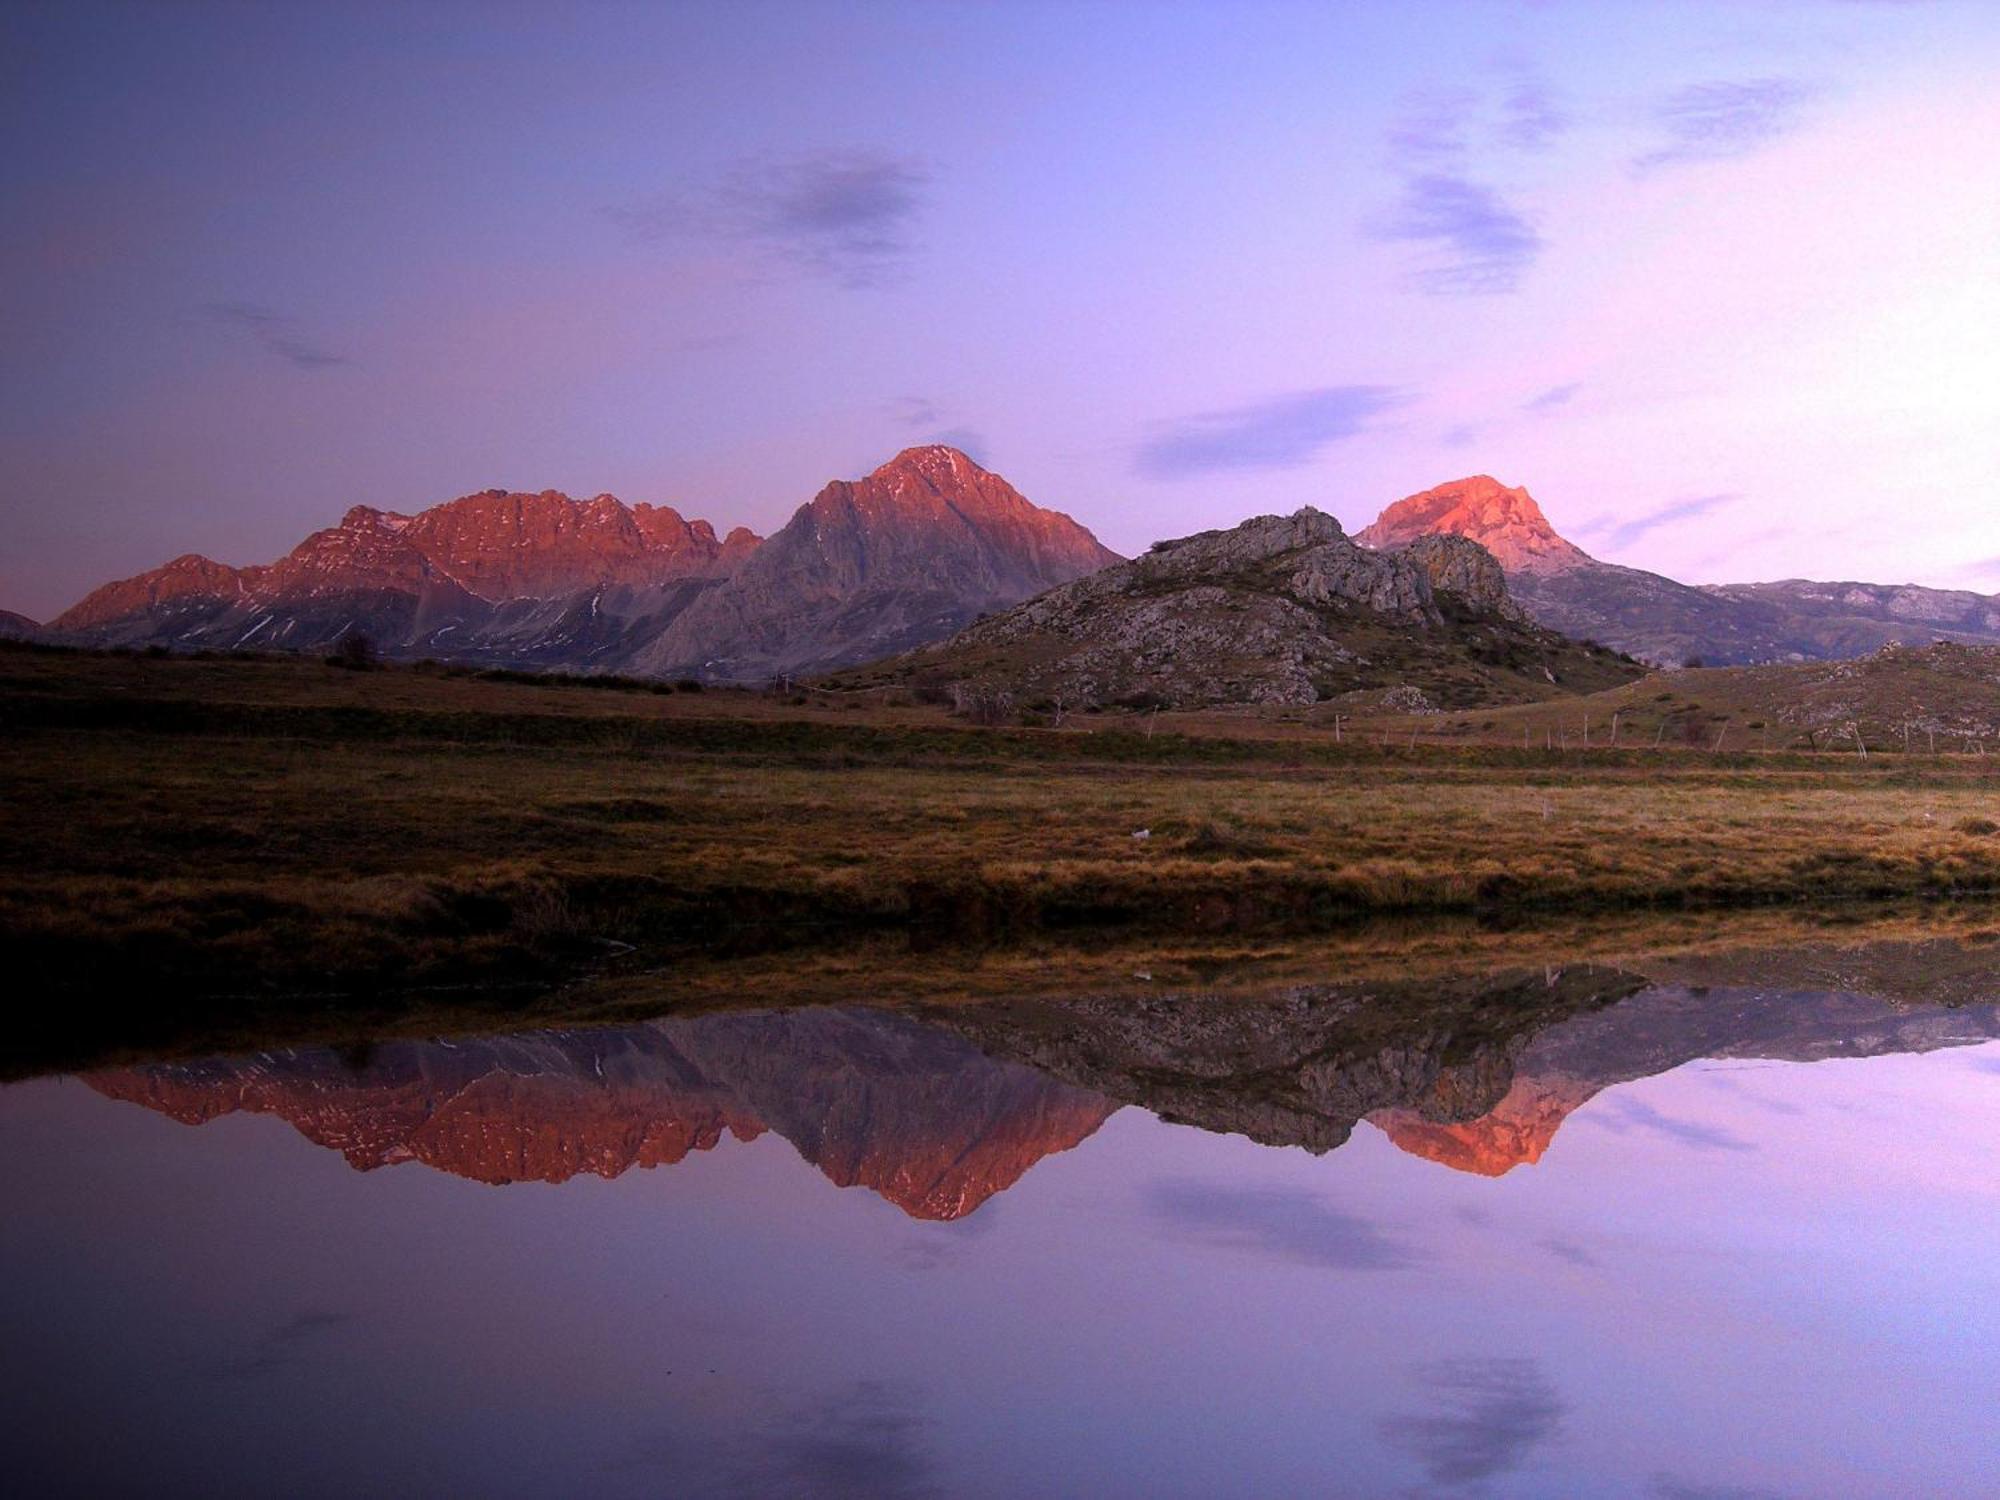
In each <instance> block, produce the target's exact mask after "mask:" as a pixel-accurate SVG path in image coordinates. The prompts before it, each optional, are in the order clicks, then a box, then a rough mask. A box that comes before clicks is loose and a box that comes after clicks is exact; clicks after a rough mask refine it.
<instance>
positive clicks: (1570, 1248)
mask: <svg viewBox="0 0 2000 1500" xmlns="http://www.w3.org/2000/svg"><path fill="white" fill-rule="evenodd" d="M1542 1248H1543V1249H1544V1250H1546V1251H1548V1252H1549V1254H1551V1255H1553V1256H1554V1257H1555V1258H1556V1259H1557V1260H1564V1261H1568V1262H1569V1263H1570V1264H1571V1265H1573V1266H1595V1265H1596V1264H1597V1257H1596V1256H1594V1255H1592V1254H1591V1253H1590V1252H1589V1251H1588V1250H1586V1249H1585V1248H1584V1247H1583V1246H1581V1245H1579V1244H1577V1243H1576V1241H1575V1240H1566V1239H1562V1238H1560V1237H1555V1238H1551V1239H1546V1240H1543V1241H1542Z"/></svg>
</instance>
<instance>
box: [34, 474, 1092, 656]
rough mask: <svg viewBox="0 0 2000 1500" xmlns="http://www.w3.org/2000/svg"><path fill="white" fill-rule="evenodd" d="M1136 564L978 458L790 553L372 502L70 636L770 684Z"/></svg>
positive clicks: (900, 477) (610, 518) (813, 516)
mask: <svg viewBox="0 0 2000 1500" xmlns="http://www.w3.org/2000/svg"><path fill="white" fill-rule="evenodd" d="M1112 561H1116V557H1115V554H1113V553H1111V552H1109V551H1107V550H1106V549H1105V548H1103V547H1101V546H1099V545H1098V543H1097V540H1096V539H1095V538H1094V537H1092V536H1091V534H1090V533H1089V532H1088V531H1086V530H1084V529H1083V528H1082V527H1081V526H1079V525H1077V524H1076V523H1075V522H1074V521H1072V520H1070V519H1069V517H1067V516H1063V515H1059V514H1057V513H1056V512H1054V511H1048V510H1043V509H1041V508H1039V507H1038V506H1035V505H1032V504H1030V503H1029V502H1028V501H1027V500H1026V499H1024V498H1023V497H1022V496H1021V495H1020V494H1019V493H1018V492H1017V491H1016V490H1015V489H1014V488H1013V487H1012V486H1011V485H1009V484H1008V483H1007V482H1006V481H1005V480H1004V479H1002V478H1000V476H999V475H997V474H993V473H990V472H989V471H987V470H985V469H983V468H981V467H980V466H979V465H977V464H975V463H973V462H972V460H971V459H969V458H967V457H966V456H965V455H964V454H962V453H959V452H958V451H957V450H956V449H952V448H945V447H937V446H932V447H926V448H913V449H910V450H908V451H906V452H904V453H901V454H898V455H897V456H896V458H894V459H892V460H891V461H890V462H889V463H887V464H884V465H883V466H882V467H881V468H880V469H877V470H876V471H875V472H874V473H873V474H871V475H869V476H868V477H867V478H865V479H861V480H856V481H853V482H848V481H836V482H835V483H833V484H830V485H828V486H827V487H826V488H825V489H824V490H823V491H821V493H820V494H819V496H818V497H817V498H815V499H814V500H813V501H812V502H811V503H810V504H808V505H806V506H803V507H801V509H800V510H799V512H798V513H797V514H796V515H795V516H794V517H793V518H792V520H791V522H790V523H789V524H788V525H786V526H785V527H784V529H783V530H781V531H780V532H779V533H778V534H777V535H776V536H774V537H773V538H771V540H770V541H768V542H762V541H760V539H759V538H758V537H757V536H756V535H754V534H753V533H751V532H749V531H747V530H744V529H742V528H740V527H739V528H738V529H736V530H734V531H731V532H730V533H729V534H728V535H727V536H725V537H721V538H718V537H717V535H716V532H715V528H714V527H713V526H711V525H710V524H709V523H708V522H706V521H690V520H687V519H686V518H684V517H683V516H682V515H681V514H680V513H679V512H678V511H675V510H672V509H670V508H668V507H665V506H652V505H630V506H628V505H626V504H625V503H624V502H623V501H620V500H618V499H616V498H614V497H613V496H610V495H599V496H597V497H596V498H595V499H591V500H573V499H571V498H570V497H569V496H567V495H563V494H559V493H557V492H556V491H553V490H545V491H542V492H541V493H539V494H523V493H516V492H512V491H507V490H485V491H482V492H481V493H479V494H476V495H467V496H465V497H463V498H462V499H458V500H453V501H449V502H447V503H445V504H443V505H437V506H433V507H431V508H430V509H428V510H425V511H422V512H419V513H418V514H416V515H402V514H400V513H397V512H394V511H385V510H378V509H376V508H374V507H372V506H355V507H354V508H353V509H351V510H349V511H348V513H347V515H346V516H345V517H344V518H343V519H342V521H341V523H340V524H339V525H338V526H334V527H329V528H327V529H326V530H324V531H320V532H315V533H314V534H313V535H312V536H310V537H308V538H307V539H306V540H305V541H304V542H301V543H300V544H299V545H298V546H297V547H296V548H294V549H293V550H292V552H291V553H289V554H288V555H287V556H285V557H284V558H281V559H280V560H279V561H277V562H276V563H273V564H270V565H269V566H260V567H253V568H231V567H228V566H226V565H224V564H221V563H217V562H212V561H210V560H209V559H207V558H203V557H197V556H193V555H190V556H187V557H182V558H178V559H176V560H175V561H174V562H172V563H169V564H168V565H167V566H166V567H164V568H159V569H156V570H154V571H153V572H151V573H146V574H141V575H140V576H139V577H137V578H130V579H126V580H124V581H123V582H120V583H115V584H108V585H106V586H105V587H104V588H101V589H98V590H97V591H95V592H94V593H92V594H91V595H90V596H89V597H88V598H86V599H84V600H83V601H81V602H80V603H79V604H77V605H76V606H75V607H74V608H72V609H70V610H69V611H67V612H66V613H65V614H63V615H62V616H60V617H59V618H58V619H57V620H56V621H55V622H54V625H53V627H52V628H53V629H54V630H55V631H57V632H59V633H61V634H63V635H64V636H66V637H67V638H69V639H72V640H77V641H81V642H85V643H89V644H100V645H155V644H157V645H166V646H171V647H176V648H188V649H192V648H197V647H205V648H214V649H283V650H300V651H317V650H325V649H327V648H328V647H330V646H332V645H333V644H334V643H335V642H336V641H337V640H339V639H340V637H341V636H343V635H345V634H346V633H348V632H350V631H359V632H361V633H363V634H366V635H367V636H369V637H370V638H371V639H372V640H373V641H374V643H375V645H376V646H377V648H378V649H380V650H382V651H384V652H386V653H388V654H391V655H401V656H436V657H444V658H449V659H455V660H461V661H470V662H475V663H480V664H488V665H505V666H520V667H556V668H567V669H573V670H587V671H618V672H639V673H652V674H656V675H660V676H690V675H691V676H701V677H708V678H712V679H717V680H724V681H751V682H761V681H764V680H766V679H768V678H770V677H773V676H777V675H781V674H785V673H797V672H803V671H808V670H819V669H824V668H827V667H831V666H837V665H842V664H846V663H851V662H858V661H864V660H867V659H869V658H871V657H876V656H881V655H884V654H887V653H890V652H896V651H904V650H908V649H910V648H911V647H913V646H917V645H921V644H923V643H925V642H929V641H934V640H937V639H940V638H941V637H943V636H946V635H949V634H950V633H951V632H952V631H954V630H956V629H958V628H959V627H960V626H962V625H964V624H966V623H968V622H969V621H971V620H973V619H975V618H976V617H977V616H978V615H980V614H981V613H983V612H985V611H988V610H993V609H1000V608H1004V607H1005V606H1007V605H1010V604H1013V603H1016V602H1018V601H1019V600H1021V599H1023V598H1026V597H1027V596H1028V595H1030V594H1033V593H1036V592H1038V591H1040V590H1042V589H1045V588H1047V587H1049V586H1050V585H1051V584H1056V583H1062V582H1066V581H1067V580H1069V579H1072V578H1076V577H1078V576H1080V575H1081V574H1084V573H1088V572H1090V571H1092V570H1094V569H1096V568H1098V567H1101V566H1103V565H1104V564H1105V563H1107V562H1112Z"/></svg>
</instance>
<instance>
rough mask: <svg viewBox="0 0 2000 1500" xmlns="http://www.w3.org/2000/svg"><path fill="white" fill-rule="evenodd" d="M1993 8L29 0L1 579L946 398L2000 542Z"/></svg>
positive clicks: (1312, 452) (1767, 518) (1160, 449)
mask: <svg viewBox="0 0 2000 1500" xmlns="http://www.w3.org/2000/svg"><path fill="white" fill-rule="evenodd" d="M1996 76H2000V6H1996V5H1993V4H1991V3H1990V0H1962V3H1961V0H1721V3H1713V4H1711V3H1700V0H1684V3H1669V0H1624V3H1620V0H1578V3H1568V0H1540V3H1537V0H1428V3H1426V0H1394V3H1391V0H1379V3H1371V0H1354V3H1348V4H1341V5H1326V4H1311V5H1305V4H1300V5H1293V4H1259V3H1255V0H1231V3H1228V4H1222V3H1214V4H1186V3H1183V4H1175V3H1171V0H1163V3H1147V4H1138V3H1132V4H1118V3H1108V0H1096V3H1089V0H1077V3H1069V4H1036V3H1033V0H1015V3H1008V4H992V5H984V4H954V3H948V0H943V3H941V0H928V3H917V4H907V5H905V4H894V3H873V4H870V3H843V4H833V3H826V4H813V3H791V4H775V3H757V0H738V3H733V4H731V5H728V6H718V5H712V4H687V5H671V4H635V5H617V4H588V3H572V4H564V5H554V4H545V5H536V6H527V5H507V4H501V3H489V4H480V5H476V6H464V7H460V6H454V5H447V4H409V5H395V6H382V7H376V6H370V5H367V4H362V3H345V4H340V5H322V6H315V5H311V4H307V3H304V0H300V3H293V4H287V5H279V6H271V5H196V4H165V3H158V4H144V5H120V6H107V5H98V4H91V3H85V0H65V3H62V4H51V5H45V4H40V3H25V4H24V3H21V0H0V330H4V335H0V521H4V524H5V536H6V538H7V540H6V543H5V545H4V547H0V607H4V608H9V609H15V610H19V611H21V612H23V613H26V614H29V615H31V616H33V617H35V618H38V619H39V618H46V617H48V616H49V615H52V614H54V613H55V612H57V611H59V610H60V609H62V608H64V607H65V606H67V605H68V604H70V603H73V602H74V601H75V600H76V599H77V598H78V597H80V596H81V595H82V594H83V593H85V592H86V591H87V590H88V589H89V588H90V587H92V586H94V585H96V584H97V583H100V582H103V581H105V580H106V579H108V578H112V577H122V576H126V575H129V574H131V573H135V572H138V571H140V570H143V569H145V568H148V567H152V566H155V565H157V564H159V563H161V562H163V561H165V560H166V559H168V558H170V557H172V556H175V555H177V554H179V553H182V552H187V551H198V552H203V553H206V554H208V555H210V556H213V557H216V558H218V559H220V560H222V561H225V562H230V563H237V564H242V563H250V562H258V561H266V560H269V559H271V558H273V557H276V556H278V555H280V554H282V553H283V552H284V551H286V550H287V549H288V548H290V547H291V546H292V545H293V544H295V543H296V542H297V541H298V540H299V539H300V538H301V537H302V536H304V535H305V534H306V533H307V532H309V531H311V530H312V529H314V528H316V527H319V526H324V525H330V524H332V523H333V522H335V521H336V520H337V519H338V518H339V516H340V514H341V513H342V512H343V511H344V510H345V509H346V508H347V507H349V506H350V505H355V504H370V505H377V506H382V507H385V508H390V509H400V510H414V509H418V508H421V507H423V506H425V505H429V504H434V503H436V502H438V501H441V500H445V499H449V498H451V497H453V496H457V495H461V494H466V493H469V492H472V491H475V490H480V489H484V488H487V487H489V486H494V485H500V486H505V487H508V488H516V489H530V490H538V489H544V488H555V489H561V490H564V491H567V492H569V493H571V494H575V495H580V496H588V495H592V494H597V493H600V492H607V491H608V492H610V493H614V494H617V495H618V496H620V497H621V498H623V499H626V500H628V501H650V502H653V503H663V504H671V505H673V506H675V507H677V508H678V509H680V510H681V511H682V512H683V513H685V514H688V515H690V516H703V517H707V518H708V519H710V520H712V521H714V522H715V523H716V524H717V525H718V527H727V526H731V525H738V524H743V525H749V526H752V527H754V528H756V529H757V530H759V531H764V532H768V531H769V530H771V529H774V528H775V527H777V526H779V525H782V524H783V522H784V521H785V519H786V518H787V517H788V516H789V515H790V514H791V512H792V511H793V510H794V509H796V508H797V506H799V505H800V504H802V503H803V502H804V501H806V500H808V499H810V498H811V497H812V495H813V494H814V493H816V492H817V491H818V489H819V488H820V487H821V486H822V485H823V484H825V483H826V482H827V481H828V480H830V479H834V478H843V477H848V478H851V477H855V476H858V475H860V474H863V473H866V472H867V471H868V470H870V469H872V468H873V467H875V466H876V465H877V464H879V463H881V462H882V461H883V460H885V459H886V458H888V457H889V456H890V455H892V454H893V453H895V452H896V451H897V450H898V449H900V448H903V447H906V446H909V445H911V444H913V443H919V442H928V441H947V442H953V443H956V444H958V445H959V446H961V447H963V448H964V449H966V451H967V452H969V453H970V454H972V456H973V457H975V458H977V459H979V460H980V461H981V462H983V463H985V464H987V465H988V466H989V467H992V468H994V469H996V470H997V471H999V472H1000V473H1002V474H1004V475H1005V476H1006V477H1007V478H1009V479H1010V480H1012V481H1013V482H1014V484H1015V485H1016V486H1017V487H1018V488H1020V489H1021V490H1022V492H1023V493H1025V494H1026V495H1027V496H1028V497H1029V498H1030V499H1031V500H1034V501H1036V502H1037V503H1040V504H1043V505H1047V506H1050V507H1053V508H1055V509H1059V510H1063V511H1067V512H1069V513H1070V514H1072V515H1074V516H1076V517H1077V518H1078V519H1079V520H1081V521H1082V522H1084V523H1085V524H1086V525H1088V526H1090V527H1091V528H1092V529H1094V530H1095V531H1096V532H1097V533H1098V535H1099V536H1100V537H1101V538H1102V539H1103V540H1104V541H1105V542H1106V543H1107V544H1108V545H1110V546H1112V547H1114V548H1116V549H1117V550H1119V551H1121V552H1127V553H1130V552H1134V551H1138V550H1142V549H1143V548H1144V547H1146V546H1147V545H1149V544H1150V543H1151V542H1152V541H1154V540H1157V539H1159V538H1161V537H1166V536H1175V535H1181V534H1184V533H1186V532H1189V531H1194V530H1201V529H1205V528H1208V527H1214V526H1224V525H1231V524H1234V523H1235V522H1237V521H1239V520H1241V519H1243V518H1244V517H1246V516H1249V515H1254V514H1261V513H1267V512H1272V511H1281V512H1282V511H1290V510H1294V509H1297V508H1298V507H1299V506H1301V505H1316V506H1318V507H1320V508H1322V509H1324V510H1328V511H1331V512H1332V513H1333V514H1335V515H1336V516H1338V517H1339V518H1340V519H1341V521H1342V522H1343V523H1345V524H1346V525H1348V526H1349V527H1350V528H1351V529H1352V528H1358V527H1359V526H1361V525H1364V524H1366V523H1367V522H1368V521H1369V520H1371V519H1373V517H1374V516H1375V514H1376V513H1377V512H1378V511H1379V510H1380V509H1381V508H1382V507H1383V506H1384V505H1386V504H1388V503H1390V502H1392V501H1394V500H1396V499H1398V498H1400V497H1402V496H1404V495H1407V494H1410V493H1412V492H1414V491H1417V490H1421V489H1424V488H1427V487H1429V486H1431V485H1434V484H1438V483H1442V482H1444V481H1446V480H1450V479H1454V478H1458V477H1462V476H1464V475H1467V474H1472V473H1490V474H1493V475H1495V476H1496V477H1498V478H1500V479H1502V480H1503V481H1504V482H1506V483H1508V484H1520V485H1526V486H1527V487H1528V488H1529V489H1530V490H1531V491H1532V492H1533V493H1534V494H1535V496H1536V497H1537V499H1538V500H1539V501H1540V502H1541V504H1542V506H1543V508H1544V510H1545V511H1546V512H1547V513H1548V515H1549V517H1550V519H1551V520H1552V521H1553V522H1554V523H1555V525H1556V526H1557V528H1558V529H1560V530H1561V531H1563V532H1564V533H1565V534H1566V535H1568V536H1569V537H1570V538H1571V539H1572V540H1574V541H1576V542H1577V543H1578V544H1580V545H1582V546H1583V547H1585V548H1586V549H1587V550H1590V551H1591V552H1593V553H1595V554H1596V555H1598V556H1600V557H1604V558H1606V559H1609V560H1612V561H1617V562H1624V563H1630V564H1634V565H1637V566H1643V567H1648V568H1653V569H1656V570H1658V571H1662V572H1666V573H1669V574H1671V575H1673V576H1675V577H1679V578H1684V579H1687V580H1689V581H1693V582H1722V581H1735V580H1747V579H1759V578H1782V577H1818V578H1861V579H1868V580H1873V581H1879V582H1902V581H1915V582H1922V583H1928V584H1934V585H1942V586H1951V587H1973V588H1978V589H1980V590H1981V591H1982V592H1992V591H1995V590H2000V509H1996V507H1995V505H1994V503H1993V490H1994V485H1995V479H1996V477H2000V339H1996V338H1995V337H1994V335H1993V330H1994V329H1995V328H1996V327H2000V89H1996V88H1995V87H1994V84H1993V80H1994V78H1995V77H1996Z"/></svg>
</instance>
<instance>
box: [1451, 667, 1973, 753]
mask: <svg viewBox="0 0 2000 1500" xmlns="http://www.w3.org/2000/svg"><path fill="white" fill-rule="evenodd" d="M1418 728H1419V731H1420V732H1421V733H1422V734H1423V736H1424V737H1425V738H1426V739H1427V740H1431V741H1437V740H1453V739H1462V740H1469V741H1489V742H1498V743H1504V744H1522V743H1527V744H1532V745H1547V744H1551V743H1555V744H1562V745H1567V746H1568V747H1569V748H1572V749H1580V748H1582V747H1583V746H1584V745H1585V744H1586V743H1587V744H1588V745H1590V746H1592V747H1595V748H1598V749H1606V748H1609V747H1610V746H1611V745H1612V743H1613V741H1612V738H1611V736H1612V734H1613V733H1614V730H1615V733H1616V735H1617V739H1616V741H1615V743H1616V744H1617V745H1619V746H1622V747H1624V748H1625V749H1639V748H1644V747H1648V746H1653V745H1661V746H1665V745H1682V746H1688V745H1691V746H1695V747H1698V748H1701V749H1725V750H1765V749H1768V750H1820V751H1836V752H1842V753H1848V754H1858V753H1860V750H1861V749H1863V748H1865V749H1867V750H1870V751H1873V752H1882V751H1903V750H1905V749H1908V750H1911V751H1915V752H1918V753H1922V754H1928V753H1930V752H1931V751H1933V750H1936V751H1950V752H1953V753H1971V754H1975V755H1977V754H1982V753H1984V754H1995V755H2000V646H1963V645H1960V644H1958V643H1957V642H1955V641H1939V642H1936V643H1934V644H1932V645H1929V646H1900V645H1891V646H1884V647H1883V648H1882V649H1881V650H1880V651H1877V652H1876V653H1875V654H1874V655H1872V656H1865V657H1859V658H1856V659H1854V660H1850V661H1811V662H1781V663H1769V664H1766V665H1763V666H1754V667H1709V668H1703V669H1699V670H1690V671H1680V672H1673V673H1664V674H1657V675H1655V676H1651V677H1647V678H1645V679H1644V680H1642V681H1639V682H1634V683H1628V684H1625V685H1623V686H1620V687H1615V688H1612V689H1609V690H1607V691H1605V692H1602V693H1595V694H1592V695H1591V696H1589V697H1587V698H1570V699H1563V700H1560V701H1559V702H1558V701H1551V702H1549V703H1547V704H1530V705H1524V706H1520V707H1513V708H1503V709H1499V710H1496V711H1494V712H1492V713H1490V714H1485V713H1481V714H1472V713H1450V714H1440V715H1434V716H1431V717H1427V718H1425V719H1424V720H1422V721H1421V724H1420V725H1419V726H1418Z"/></svg>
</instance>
